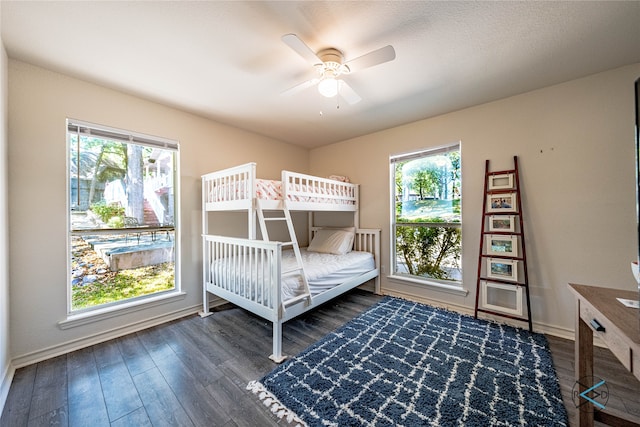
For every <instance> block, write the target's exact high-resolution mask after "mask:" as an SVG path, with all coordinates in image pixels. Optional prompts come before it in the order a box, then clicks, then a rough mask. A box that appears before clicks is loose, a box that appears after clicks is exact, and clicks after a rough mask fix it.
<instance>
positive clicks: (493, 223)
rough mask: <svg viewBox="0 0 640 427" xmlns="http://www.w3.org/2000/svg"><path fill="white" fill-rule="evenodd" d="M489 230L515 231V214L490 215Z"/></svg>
mask: <svg viewBox="0 0 640 427" xmlns="http://www.w3.org/2000/svg"><path fill="white" fill-rule="evenodd" d="M489 231H506V232H511V233H513V232H515V231H516V222H515V216H514V215H491V216H490V217H489Z"/></svg>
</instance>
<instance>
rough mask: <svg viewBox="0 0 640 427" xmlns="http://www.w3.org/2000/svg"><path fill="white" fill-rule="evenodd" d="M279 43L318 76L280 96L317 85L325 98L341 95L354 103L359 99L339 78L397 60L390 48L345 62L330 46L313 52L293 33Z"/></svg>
mask: <svg viewBox="0 0 640 427" xmlns="http://www.w3.org/2000/svg"><path fill="white" fill-rule="evenodd" d="M282 41H283V42H284V43H285V44H287V45H288V46H289V47H290V48H291V49H293V50H294V51H295V52H297V53H298V54H299V55H300V56H301V57H303V58H304V59H305V60H306V61H307V62H309V63H310V64H311V65H313V66H314V68H315V69H316V72H317V74H318V75H317V77H315V78H313V79H311V80H307V81H306V82H303V83H300V84H298V85H296V86H293V87H292V88H290V89H288V90H286V91H284V92H282V95H293V94H294V93H297V92H300V91H302V90H304V89H307V88H309V87H311V86H315V85H318V92H320V93H321V94H322V95H324V96H326V97H327V98H332V97H334V96H336V95H338V94H340V96H342V97H343V98H344V99H345V101H347V102H348V103H349V104H355V103H357V102H360V101H361V100H362V98H360V95H358V94H357V93H356V92H355V91H354V90H353V89H352V88H351V86H349V85H348V84H347V82H345V81H344V80H343V79H342V78H341V77H342V76H344V75H346V74H352V73H355V72H356V71H360V70H363V69H365V68H369V67H373V66H374V65H378V64H382V63H384V62H388V61H392V60H394V59H395V58H396V51H395V50H394V49H393V46H391V45H387V46H385V47H382V48H380V49H376V50H374V51H372V52H369V53H367V54H365V55H362V56H359V57H357V58H354V59H352V60H350V61H347V62H344V56H343V54H342V52H341V51H339V50H338V49H335V48H332V47H330V48H327V49H323V50H321V51H319V52H317V53H316V52H314V51H313V50H311V49H310V48H309V46H307V45H306V44H305V43H304V42H303V41H302V40H301V39H300V38H299V37H298V36H296V35H295V34H285V35H284V36H282Z"/></svg>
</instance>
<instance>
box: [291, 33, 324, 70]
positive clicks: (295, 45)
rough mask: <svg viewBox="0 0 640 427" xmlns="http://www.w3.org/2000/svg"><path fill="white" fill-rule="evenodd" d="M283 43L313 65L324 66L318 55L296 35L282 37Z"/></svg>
mask: <svg viewBox="0 0 640 427" xmlns="http://www.w3.org/2000/svg"><path fill="white" fill-rule="evenodd" d="M282 41H283V42H284V43H285V44H286V45H287V46H289V47H290V48H291V49H293V50H295V51H296V53H298V55H300V56H302V57H303V58H304V59H305V60H306V61H307V62H309V63H310V64H311V65H316V64H322V60H321V59H320V58H318V55H316V53H315V52H314V51H312V50H311V49H310V48H309V46H307V45H306V44H305V43H304V42H303V41H302V40H300V38H298V36H296V35H295V34H285V35H284V36H282Z"/></svg>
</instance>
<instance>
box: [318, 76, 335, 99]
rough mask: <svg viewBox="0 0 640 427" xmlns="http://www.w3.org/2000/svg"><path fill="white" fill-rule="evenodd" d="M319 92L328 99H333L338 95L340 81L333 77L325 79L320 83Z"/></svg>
mask: <svg viewBox="0 0 640 427" xmlns="http://www.w3.org/2000/svg"><path fill="white" fill-rule="evenodd" d="M318 92H320V94H321V95H322V96H326V97H327V98H333V97H334V96H336V95H337V94H338V80H336V79H334V78H333V77H329V78H324V79H322V80H321V81H320V83H318Z"/></svg>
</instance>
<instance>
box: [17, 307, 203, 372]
mask: <svg viewBox="0 0 640 427" xmlns="http://www.w3.org/2000/svg"><path fill="white" fill-rule="evenodd" d="M201 309H202V305H200V304H199V305H194V306H191V307H186V308H183V309H180V310H176V311H173V312H170V313H165V314H162V315H159V316H156V317H152V318H149V319H145V320H141V321H139V322H135V323H130V324H127V325H124V326H122V327H117V328H114V329H111V330H108V331H104V332H101V333H98V334H94V335H90V336H87V337H83V338H79V339H76V340H72V341H67V342H65V343H61V344H56V345H54V346H51V347H47V348H43V349H40V350H36V351H33V352H30V353H26V354H23V355H20V356H16V357H14V358H13V359H12V361H11V362H12V365H13V367H14V368H15V369H18V368H22V367H24V366H28V365H31V364H33V363H38V362H41V361H43V360H47V359H51V358H52V357H56V356H60V355H62V354H66V353H69V352H71V351H75V350H80V349H82V348H85V347H89V346H92V345H95V344H99V343H101V342H105V341H109V340H111V339H115V338H119V337H122V336H124V335H127V334H130V333H133V332H138V331H141V330H143V329H147V328H150V327H152V326H157V325H160V324H162V323H166V322H170V321H172V320H175V319H179V318H181V317H185V316H189V315H192V314H195V313H197V312H198V310H201Z"/></svg>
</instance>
